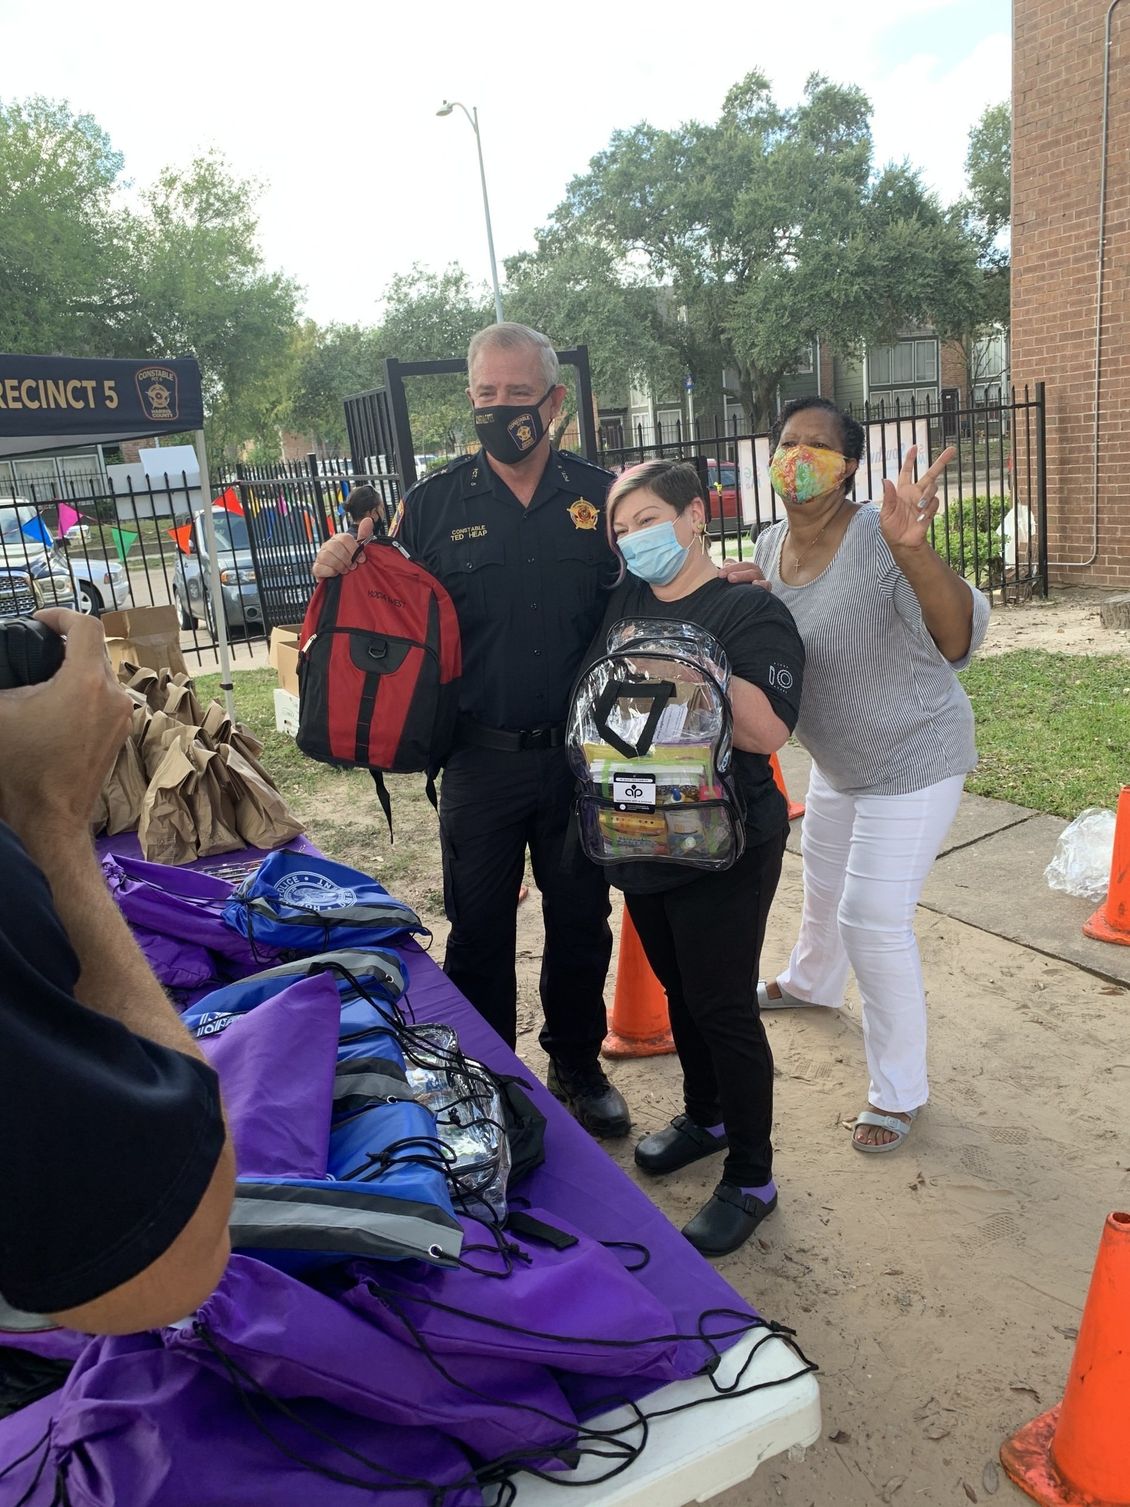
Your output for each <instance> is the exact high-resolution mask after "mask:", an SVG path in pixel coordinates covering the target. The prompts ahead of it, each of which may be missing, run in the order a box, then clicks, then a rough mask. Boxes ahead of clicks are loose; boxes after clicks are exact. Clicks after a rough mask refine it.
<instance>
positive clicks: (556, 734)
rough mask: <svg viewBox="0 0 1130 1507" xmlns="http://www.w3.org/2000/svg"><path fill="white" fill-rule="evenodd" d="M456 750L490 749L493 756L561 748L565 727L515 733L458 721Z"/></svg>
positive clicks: (532, 728)
mask: <svg viewBox="0 0 1130 1507" xmlns="http://www.w3.org/2000/svg"><path fill="white" fill-rule="evenodd" d="M455 746H456V748H493V749H494V750H495V751H496V752H497V753H525V752H527V751H528V750H530V749H535V748H563V747H564V746H565V727H564V724H558V725H557V726H556V727H526V728H522V729H521V730H520V731H518V732H515V731H513V730H512V729H511V728H508V727H484V726H483V724H482V723H481V722H472V721H471V720H470V718H467V717H461V718H460V719H459V725H458V727H457V728H456V730H455Z"/></svg>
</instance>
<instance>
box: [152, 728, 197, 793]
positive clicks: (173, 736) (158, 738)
mask: <svg viewBox="0 0 1130 1507" xmlns="http://www.w3.org/2000/svg"><path fill="white" fill-rule="evenodd" d="M193 735H194V729H193V728H191V727H186V726H185V725H184V723H183V722H174V721H173V719H172V717H170V716H169V715H168V713H167V712H153V713H151V715H150V717H149V721H148V722H147V723H146V726H145V733H144V736H143V738H142V742H141V761H142V763H143V764H144V766H145V774H146V778H147V779H150V780H151V779H152V778H153V776H154V775H155V774H156V773H157V770H158V769H159V768H160V767H161V761H162V760H163V759H164V757H165V754H166V753H167V752H168V750H169V749H170V748H171V747H173V746H174V745H176V746H177V747H179V748H186V747H187V746H188V744H189V743H191V742H192V741H193Z"/></svg>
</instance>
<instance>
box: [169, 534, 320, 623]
mask: <svg viewBox="0 0 1130 1507" xmlns="http://www.w3.org/2000/svg"><path fill="white" fill-rule="evenodd" d="M212 522H213V526H214V528H215V532H216V557H217V564H218V565H219V567H220V589H221V591H222V593H223V612H224V620H225V622H226V623H227V625H228V627H229V628H242V629H243V630H244V631H245V632H246V633H248V634H253V633H261V632H262V631H263V630H264V628H265V626H266V623H267V621H268V617H267V614H266V613H265V611H264V606H263V601H262V597H261V593H260V582H259V578H258V576H257V575H256V572H255V553H254V552H253V551H252V548H251V538H250V535H249V531H248V523H247V519H246V518H244V517H243V516H242V515H241V514H238V513H230V512H228V511H227V510H226V509H225V508H222V507H213V509H212ZM254 527H255V530H256V533H255V543H256V549H257V552H258V554H259V558H260V565H261V568H262V569H263V571H264V573H265V580H264V582H263V585H264V587H265V588H266V590H267V591H268V592H269V593H271V595H272V598H273V602H274V604H275V607H276V611H275V614H274V616H275V620H278V611H277V608H278V605H279V604H285V609H286V615H285V616H284V617H283V619H282V620H283V621H290V622H294V621H299V620H301V617H302V613H303V611H304V610H305V605H306V603H307V602H308V601H309V599H310V596H311V594H312V593H313V590H314V579H313V576H312V575H311V574H310V567H311V564H312V563H313V559H314V554H315V551H316V549H317V543H316V541H317V539H318V537H319V536H318V532H317V530H316V528H315V526H314V520H313V517H312V516H311V514H310V513H309V512H307V511H306V510H305V509H304V508H301V507H298V506H296V505H292V506H290V507H289V508H288V509H287V510H286V511H285V512H283V513H282V514H280V513H278V512H277V511H275V509H273V508H264V509H263V510H262V511H261V512H260V513H259V515H258V516H257V518H256V520H255V524H254ZM209 563H210V562H209V559H208V541H207V537H206V535H205V531H204V511H203V509H201V510H200V512H198V513H197V514H196V515H195V516H194V517H193V519H192V535H191V537H190V540H189V553H188V554H184V553H182V554H181V555H180V557H179V559H178V561H177V571H176V576H175V577H174V580H173V605H174V606H175V607H176V609H177V616H178V617H179V619H180V625H181V627H182V628H186V629H187V628H194V627H195V626H196V624H197V623H199V622H203V623H206V624H207V625H208V627H209V629H210V630H211V631H213V632H214V631H215V613H214V610H213V603H212V587H211V580H210V570H209Z"/></svg>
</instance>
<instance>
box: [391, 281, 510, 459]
mask: <svg viewBox="0 0 1130 1507" xmlns="http://www.w3.org/2000/svg"><path fill="white" fill-rule="evenodd" d="M493 322H494V302H493V299H492V297H491V295H490V293H489V292H488V290H487V288H486V287H485V286H483V285H479V286H476V285H475V284H473V283H472V282H471V281H470V279H469V278H468V276H467V274H466V273H465V272H464V271H463V269H462V267H460V266H457V265H455V264H453V265H451V266H449V267H446V268H445V269H444V270H443V271H442V272H432V271H430V270H429V269H428V268H426V267H422V266H420V265H419V264H418V263H417V264H414V265H413V266H412V268H411V270H410V271H408V272H406V273H402V274H401V275H400V276H399V277H395V278H393V280H392V282H391V283H390V284H389V285H388V287H387V288H386V289H385V292H384V318H383V319H382V321H381V325H380V329H379V331H378V333H377V340H378V344H379V346H380V349H381V350H382V351H383V352H384V354H385V355H386V356H395V357H396V358H397V359H398V360H400V361H440V360H444V359H445V358H450V357H455V356H464V355H466V352H467V344H468V342H469V341H470V339H471V336H472V335H473V334H474V333H475V331H476V330H481V329H482V328H483V326H484V325H487V324H492V323H493ZM405 386H406V392H407V398H408V411H409V417H410V419H411V423H412V438H413V442H414V444H415V447H416V453H417V454H423V453H427V454H431V453H435V454H441V455H450V454H454V453H456V452H458V451H460V450H462V449H463V448H464V446H465V445H467V444H468V443H470V442H471V440H472V438H473V436H472V432H471V425H470V422H469V413H470V409H469V405H468V403H467V394H466V387H467V382H466V378H464V377H462V376H457V377H442V376H441V377H412V378H409V379H408V380H407V382H406V384H405Z"/></svg>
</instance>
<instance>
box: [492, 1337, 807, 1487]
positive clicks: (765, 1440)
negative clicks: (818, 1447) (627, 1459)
mask: <svg viewBox="0 0 1130 1507" xmlns="http://www.w3.org/2000/svg"><path fill="white" fill-rule="evenodd" d="M763 1336H764V1331H763V1330H754V1331H753V1333H752V1334H750V1335H747V1336H746V1338H745V1339H743V1340H741V1341H739V1342H738V1344H736V1345H734V1346H733V1347H732V1348H731V1349H729V1350H727V1351H726V1353H725V1354H724V1355H723V1357H722V1360H721V1362H720V1363H719V1366H718V1371H717V1378H718V1381H719V1382H720V1383H721V1384H723V1385H726V1384H728V1383H729V1382H731V1381H732V1380H733V1378H734V1377H735V1375H736V1374H737V1372H738V1371H739V1370H740V1368H741V1366H742V1365H743V1363H744V1362H745V1361H746V1359H747V1357H748V1356H749V1355H750V1352H751V1351H752V1350H753V1349H754V1347H755V1346H757V1345H758V1341H759V1340H761V1341H762V1342H761V1344H760V1347H759V1348H758V1350H757V1354H756V1355H755V1356H754V1357H753V1360H752V1361H750V1364H749V1366H748V1368H747V1370H746V1372H745V1375H744V1377H743V1378H742V1383H741V1385H742V1386H743V1387H746V1386H750V1385H751V1384H753V1383H756V1382H763V1381H773V1380H775V1379H777V1378H779V1377H783V1376H791V1375H792V1374H793V1373H794V1372H795V1371H797V1370H798V1369H799V1368H800V1366H801V1365H802V1364H803V1363H802V1362H801V1360H800V1359H799V1358H798V1356H797V1355H796V1354H795V1353H794V1352H793V1351H792V1350H790V1349H789V1347H788V1345H786V1344H785V1342H784V1341H783V1340H780V1339H778V1338H776V1336H774V1337H773V1338H771V1339H764V1338H763ZM714 1395H715V1394H714V1388H713V1387H712V1385H711V1383H710V1381H709V1380H708V1379H707V1378H705V1377H694V1378H692V1379H691V1380H690V1381H680V1382H673V1383H672V1384H671V1385H670V1386H666V1387H663V1388H662V1389H661V1390H660V1391H658V1392H652V1393H651V1394H650V1395H649V1396H647V1397H645V1398H644V1399H643V1400H642V1402H641V1403H640V1407H641V1408H642V1409H643V1410H644V1411H645V1412H646V1413H655V1412H657V1411H659V1410H661V1409H663V1408H669V1407H675V1406H677V1405H678V1404H679V1403H685V1402H691V1401H693V1400H695V1399H697V1398H706V1397H711V1398H712V1397H714ZM631 1418H632V1413H631V1410H630V1409H629V1408H616V1409H615V1410H614V1411H612V1412H610V1413H605V1414H602V1415H601V1416H600V1417H599V1418H596V1419H593V1420H591V1422H592V1423H593V1424H595V1425H597V1426H599V1427H601V1428H607V1427H609V1426H616V1425H618V1424H622V1423H627V1422H629V1421H630V1420H631ZM820 1428H821V1421H820V1389H819V1387H818V1386H817V1383H816V1377H815V1376H814V1375H813V1374H812V1373H811V1372H809V1373H807V1374H806V1375H804V1376H799V1377H797V1378H796V1380H794V1381H789V1382H783V1383H782V1384H781V1385H779V1386H773V1387H767V1388H766V1389H765V1390H764V1391H762V1392H753V1393H750V1394H749V1395H748V1396H746V1397H732V1398H731V1397H727V1398H719V1399H717V1400H715V1401H711V1402H708V1403H703V1405H702V1406H700V1407H695V1408H689V1409H688V1410H687V1411H686V1412H683V1413H675V1414H672V1415H671V1416H669V1417H666V1418H657V1419H656V1420H655V1421H654V1422H653V1423H652V1424H651V1426H650V1435H649V1438H648V1442H647V1447H646V1448H645V1449H644V1451H643V1453H642V1454H641V1455H640V1457H639V1459H637V1460H635V1461H634V1462H633V1463H632V1464H631V1465H630V1466H629V1467H628V1469H627V1470H625V1471H622V1472H621V1473H620V1475H618V1476H614V1477H613V1478H612V1480H610V1481H606V1482H605V1483H604V1484H602V1485H601V1484H594V1485H593V1487H592V1489H591V1491H584V1490H581V1489H578V1486H577V1484H576V1483H577V1482H580V1481H584V1480H585V1479H586V1478H591V1477H593V1476H598V1475H599V1474H600V1473H601V1471H600V1467H601V1466H603V1468H604V1469H605V1470H607V1469H608V1466H609V1463H610V1462H609V1461H607V1460H605V1461H600V1460H589V1459H585V1460H582V1462H581V1464H580V1465H579V1466H578V1467H577V1470H576V1471H574V1472H571V1473H569V1474H568V1475H565V1476H563V1477H562V1479H563V1480H565V1481H568V1482H569V1488H568V1489H566V1490H562V1488H561V1487H559V1486H556V1485H554V1484H553V1483H552V1482H549V1481H542V1480H540V1479H539V1478H538V1477H536V1476H531V1475H528V1474H526V1473H525V1472H522V1473H520V1474H518V1475H516V1476H515V1477H514V1482H515V1485H516V1486H517V1491H518V1494H517V1498H516V1502H515V1507H568V1504H569V1503H575V1504H576V1507H685V1504H686V1503H688V1502H705V1501H707V1500H708V1498H710V1497H712V1496H717V1495H718V1493H719V1492H720V1491H726V1490H727V1489H728V1488H729V1487H731V1486H736V1485H737V1484H738V1482H739V1481H744V1480H746V1479H747V1478H748V1477H749V1476H751V1475H753V1473H754V1471H755V1470H756V1469H757V1467H758V1466H759V1465H760V1464H761V1463H762V1461H763V1460H768V1459H769V1458H770V1457H771V1456H772V1455H779V1454H781V1453H782V1452H783V1451H785V1450H790V1451H792V1450H801V1451H803V1450H804V1449H805V1448H806V1447H807V1446H808V1445H810V1444H815V1443H816V1441H817V1439H819V1437H820ZM625 1437H627V1438H629V1439H632V1438H638V1429H637V1430H634V1431H633V1433H631V1434H628V1435H626V1436H625Z"/></svg>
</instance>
